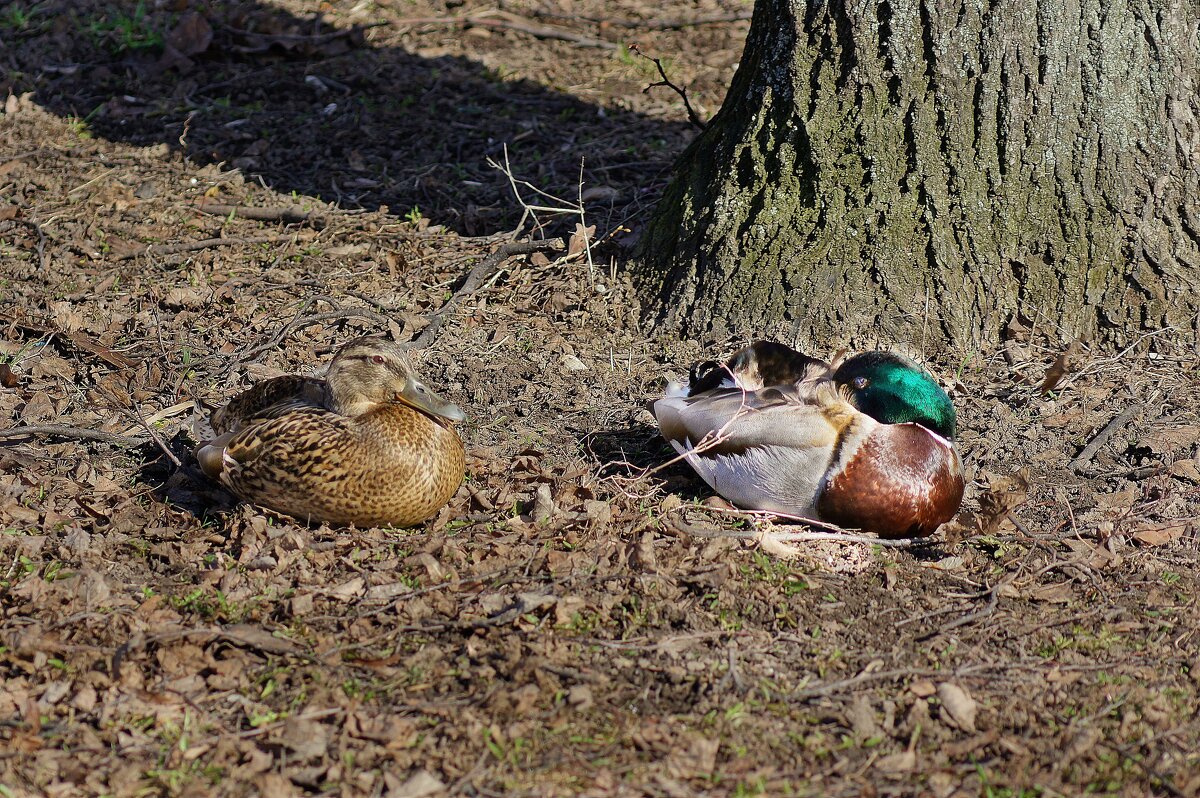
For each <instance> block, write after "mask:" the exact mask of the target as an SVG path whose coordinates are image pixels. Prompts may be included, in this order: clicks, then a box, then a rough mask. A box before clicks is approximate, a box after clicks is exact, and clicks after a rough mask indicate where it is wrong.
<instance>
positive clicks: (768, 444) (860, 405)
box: [654, 341, 963, 537]
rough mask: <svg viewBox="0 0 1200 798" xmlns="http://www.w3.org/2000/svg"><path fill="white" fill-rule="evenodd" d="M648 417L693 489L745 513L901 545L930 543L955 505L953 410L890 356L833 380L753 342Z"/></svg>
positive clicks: (695, 377) (695, 376)
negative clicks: (920, 538)
mask: <svg viewBox="0 0 1200 798" xmlns="http://www.w3.org/2000/svg"><path fill="white" fill-rule="evenodd" d="M654 415H655V417H656V418H657V419H658V424H659V428H660V429H661V430H662V434H663V437H665V438H666V439H667V440H668V441H670V442H671V445H672V446H674V447H675V450H676V451H678V452H679V453H680V454H681V455H683V456H684V458H685V459H686V460H687V461H688V463H689V464H690V465H691V466H692V468H694V469H695V470H696V472H697V473H698V474H700V476H701V477H703V479H704V481H705V482H707V483H708V484H709V485H710V486H711V487H712V488H713V490H715V491H716V492H717V493H719V494H720V495H722V496H724V497H725V498H726V499H728V500H729V501H731V502H733V503H734V504H736V505H738V506H740V507H745V508H747V509H753V510H767V511H771V512H777V513H785V514H788V515H797V516H801V517H804V518H814V519H819V520H822V521H827V522H830V523H834V524H838V525H839V526H845V527H855V528H859V529H865V530H869V531H872V532H875V533H877V534H879V535H881V536H883V537H907V536H912V535H928V534H930V533H932V532H933V531H934V530H935V529H937V527H938V526H940V525H941V524H943V523H945V522H946V521H948V520H950V518H951V517H953V516H954V513H955V512H957V510H958V506H959V503H960V502H961V501H962V494H963V477H962V463H961V461H960V460H959V457H958V453H957V452H956V451H955V450H954V444H953V442H952V441H953V440H954V433H955V412H954V405H953V404H951V402H950V397H948V396H947V395H946V393H945V391H943V390H942V389H941V388H940V387H938V385H937V383H935V382H934V381H933V379H932V378H931V377H930V376H929V375H928V374H926V373H925V372H923V371H922V370H921V369H920V368H919V367H918V366H917V365H916V364H915V363H913V362H912V361H910V360H908V359H907V358H904V357H901V356H900V355H897V354H893V353H891V352H867V353H864V354H861V355H856V356H854V357H851V358H849V359H847V360H845V361H844V362H842V363H841V364H840V365H839V366H838V367H837V368H836V369H833V368H831V367H830V366H828V365H827V364H825V363H824V362H823V361H820V360H817V359H815V358H810V357H807V356H805V355H802V354H800V353H799V352H796V351H794V350H792V349H790V348H789V347H784V346H782V345H781V344H774V343H771V342H765V341H764V342H759V343H757V344H754V345H752V346H749V347H746V348H745V349H743V350H741V351H740V352H738V353H736V354H735V355H734V356H733V357H732V358H730V360H729V361H727V362H726V363H724V364H718V363H713V362H710V363H705V364H701V365H700V366H698V367H697V368H694V369H693V370H692V374H691V379H690V381H689V384H688V385H687V386H673V388H672V389H671V390H668V393H667V396H666V397H665V398H663V399H660V400H658V401H657V402H655V403H654ZM702 442H703V443H702Z"/></svg>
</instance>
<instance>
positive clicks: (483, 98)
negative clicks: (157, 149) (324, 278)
mask: <svg viewBox="0 0 1200 798" xmlns="http://www.w3.org/2000/svg"><path fill="white" fill-rule="evenodd" d="M159 5H165V6H166V8H158V7H157V6H159ZM191 7H192V9H193V10H191V11H188V10H183V11H180V10H174V9H181V8H182V9H186V8H187V4H182V5H181V4H179V3H176V4H150V3H144V2H132V1H131V0H119V2H100V0H74V1H71V0H68V1H67V2H65V3H59V4H57V5H55V4H52V3H36V2H32V0H19V2H17V3H13V4H10V5H9V6H7V8H6V10H3V11H0V43H2V45H3V46H2V47H0V50H6V51H7V52H6V53H5V54H4V55H3V56H0V59H2V60H0V63H3V65H4V69H5V74H4V77H3V79H2V81H0V96H3V95H4V94H6V93H7V92H8V91H11V92H13V93H15V94H20V93H23V92H27V91H32V92H34V99H35V101H36V102H37V103H38V104H39V105H41V106H43V107H45V108H48V109H49V110H51V111H53V112H54V113H56V114H59V115H61V116H64V117H73V118H76V119H78V120H79V124H80V127H81V130H82V129H83V127H84V126H86V130H87V131H88V132H90V133H91V134H92V135H96V136H102V137H104V138H105V139H109V140H112V141H121V142H126V143H130V144H134V145H153V144H165V145H167V146H168V147H170V148H171V149H172V150H174V151H178V152H181V153H183V154H184V155H185V156H186V157H187V158H188V159H190V160H191V161H193V162H195V163H199V164H224V165H225V166H226V167H227V168H229V167H232V168H236V169H238V170H240V171H241V172H242V173H243V174H245V175H246V176H247V177H249V178H251V179H256V180H260V181H261V182H262V183H264V184H265V185H267V186H269V187H270V188H272V189H273V190H275V191H278V192H281V193H292V192H296V193H298V194H302V195H309V196H314V197H319V198H321V199H323V200H326V201H329V202H333V203H337V204H338V205H339V206H341V207H343V208H364V209H378V208H382V207H385V206H386V207H387V208H388V209H389V210H390V211H391V212H392V213H394V214H396V215H398V216H405V215H412V216H413V217H414V218H415V217H416V216H417V215H424V216H425V217H427V218H429V219H430V220H431V221H432V222H434V223H437V224H444V225H447V226H449V227H451V228H453V229H455V230H457V231H459V232H462V233H465V234H469V235H475V234H483V233H492V232H496V231H498V230H502V229H509V228H510V227H511V226H513V225H515V223H516V221H517V219H518V218H519V217H520V212H521V209H520V206H519V205H518V204H517V203H516V202H515V200H514V199H513V197H512V191H511V188H510V187H509V181H508V178H507V177H505V176H504V175H503V174H502V173H501V172H499V171H497V170H496V169H494V168H493V167H491V166H489V165H488V163H487V159H488V158H491V159H494V160H496V161H503V158H504V151H505V146H506V145H507V149H508V153H509V156H510V159H511V163H512V168H513V171H514V173H516V175H517V176H518V177H519V178H523V179H525V180H528V181H529V182H531V183H532V184H534V185H536V186H537V187H538V188H541V189H543V190H546V191H548V192H550V193H553V194H556V195H558V196H561V197H564V198H568V199H572V200H576V201H577V200H578V198H579V193H580V192H579V188H578V186H579V181H580V179H581V177H582V180H583V182H584V184H585V185H586V186H588V187H592V188H593V189H598V191H594V192H593V197H592V200H591V204H590V206H589V213H590V212H591V211H592V210H593V208H594V210H595V212H596V214H598V216H599V217H603V216H604V215H605V214H606V213H607V214H608V215H610V216H612V217H615V218H621V217H620V213H621V212H623V211H625V210H627V209H628V208H629V206H632V205H637V204H642V203H644V202H645V201H646V200H647V199H649V198H651V195H653V194H656V193H657V185H654V183H655V181H656V180H662V179H663V178H665V172H666V170H667V169H668V168H669V166H670V162H671V158H672V156H673V154H674V153H675V152H678V151H679V150H680V149H681V148H682V146H683V145H684V144H686V142H687V141H688V140H689V139H690V138H691V136H692V132H691V129H690V128H688V126H687V125H685V124H682V123H667V122H663V121H660V120H655V119H651V118H648V117H646V116H644V115H641V114H638V113H635V112H631V111H624V110H619V109H613V108H606V107H601V106H598V105H593V104H589V103H587V102H583V101H581V100H579V99H577V98H575V97H572V96H570V95H568V94H565V93H559V92H556V91H553V90H551V89H548V88H546V87H544V86H542V85H540V84H538V83H535V82H533V81H530V80H526V79H515V80H514V79H510V78H508V77H506V76H504V75H503V74H501V72H500V71H497V70H495V69H489V68H488V67H486V66H484V65H483V64H481V63H478V62H476V61H472V60H470V59H467V58H463V57H460V56H455V55H447V54H440V53H439V52H438V51H437V50H435V49H429V50H422V51H421V52H419V53H416V52H409V51H407V50H404V49H402V48H398V47H376V46H372V45H370V44H368V43H367V42H366V37H365V35H364V31H363V30H362V29H353V30H346V29H335V28H333V27H330V26H329V25H326V24H324V23H322V22H320V21H318V20H316V19H313V20H304V19H301V18H298V17H296V16H294V15H292V14H289V13H287V12H286V11H283V10H280V9H275V8H270V7H267V6H265V5H260V4H259V3H255V2H250V1H249V0H247V1H245V2H218V1H217V0H210V2H207V3H192V4H191ZM596 57H597V58H610V57H613V56H611V55H608V54H606V53H605V52H604V51H597V56H596ZM581 161H582V163H583V167H582V175H581V166H580V164H581ZM648 184H650V185H648Z"/></svg>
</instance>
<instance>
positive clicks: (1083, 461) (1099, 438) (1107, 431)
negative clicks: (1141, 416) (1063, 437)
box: [1069, 403, 1142, 473]
mask: <svg viewBox="0 0 1200 798" xmlns="http://www.w3.org/2000/svg"><path fill="white" fill-rule="evenodd" d="M1141 409H1142V406H1141V404H1140V403H1135V404H1132V405H1130V406H1129V407H1127V408H1125V409H1124V410H1122V411H1121V412H1120V413H1119V414H1117V416H1116V418H1114V419H1113V420H1112V421H1110V422H1108V423H1107V424H1106V425H1105V426H1104V429H1102V430H1100V431H1099V432H1098V433H1096V437H1094V438H1092V439H1091V440H1090V441H1088V445H1087V446H1084V447H1083V449H1082V450H1081V451H1080V452H1079V454H1078V455H1076V457H1075V459H1074V460H1072V461H1071V462H1070V463H1069V465H1070V467H1071V470H1072V471H1074V472H1075V473H1079V471H1080V470H1081V469H1082V468H1083V467H1084V466H1085V465H1087V464H1088V463H1089V462H1091V460H1092V458H1093V457H1095V456H1096V452H1098V451H1100V447H1101V446H1103V445H1104V444H1106V443H1108V439H1109V438H1111V437H1112V436H1113V433H1115V432H1116V431H1117V430H1118V429H1120V428H1121V427H1124V426H1125V425H1126V424H1128V423H1129V421H1130V419H1132V418H1133V417H1134V416H1136V415H1137V414H1138V413H1139V412H1140V411H1141Z"/></svg>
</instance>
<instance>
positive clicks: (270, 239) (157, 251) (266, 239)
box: [117, 235, 292, 260]
mask: <svg viewBox="0 0 1200 798" xmlns="http://www.w3.org/2000/svg"><path fill="white" fill-rule="evenodd" d="M291 239H292V236H290V235H275V236H254V237H251V238H205V239H203V240H201V241H184V242H182V243H179V244H151V245H149V246H146V247H142V248H141V249H138V250H134V251H133V252H126V253H125V254H124V255H118V256H117V260H132V259H133V258H137V257H141V256H142V255H147V256H150V255H153V256H156V257H157V256H160V255H178V254H179V253H181V252H195V251H197V250H200V249H210V248H212V247H224V246H232V245H237V244H276V243H278V242H280V241H290V240H291Z"/></svg>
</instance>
